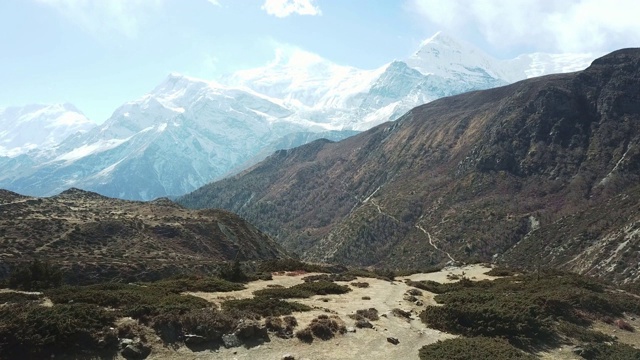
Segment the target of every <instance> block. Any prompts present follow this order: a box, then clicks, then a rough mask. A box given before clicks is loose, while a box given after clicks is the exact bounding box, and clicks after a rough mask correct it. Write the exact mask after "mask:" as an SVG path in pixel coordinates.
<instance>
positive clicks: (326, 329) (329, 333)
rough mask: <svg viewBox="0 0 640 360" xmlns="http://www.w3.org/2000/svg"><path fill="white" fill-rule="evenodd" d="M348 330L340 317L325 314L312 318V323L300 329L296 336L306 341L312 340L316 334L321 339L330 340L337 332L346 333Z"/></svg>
mask: <svg viewBox="0 0 640 360" xmlns="http://www.w3.org/2000/svg"><path fill="white" fill-rule="evenodd" d="M346 332H347V328H346V327H345V326H344V322H343V321H342V320H341V319H340V318H339V317H337V316H331V317H329V316H328V315H324V314H323V315H319V316H318V317H317V318H315V319H313V320H311V323H310V324H309V325H308V326H307V327H306V328H305V329H303V330H301V331H298V332H297V333H296V337H298V339H300V340H301V341H304V342H312V341H313V337H314V336H315V337H317V338H319V339H321V340H329V339H331V338H332V337H334V336H335V334H338V333H339V334H344V333H346ZM310 335H311V336H310Z"/></svg>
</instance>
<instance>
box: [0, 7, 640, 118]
mask: <svg viewBox="0 0 640 360" xmlns="http://www.w3.org/2000/svg"><path fill="white" fill-rule="evenodd" d="M636 3H637V1H635V0H610V1H601V0H557V1H556V0H554V1H551V0H548V1H547V0H503V1H500V0H474V1H471V0H395V1H394V0H2V1H0V34H2V35H1V36H0V106H13V105H24V104H28V103H56V102H70V103H73V104H74V105H76V106H77V107H78V108H79V109H80V110H82V111H83V112H84V113H85V114H86V115H87V116H88V117H89V118H91V119H92V120H94V121H96V122H102V121H104V120H106V119H107V118H108V117H109V116H110V115H111V113H112V112H113V110H115V109H116V108H117V107H118V106H119V105H121V104H122V103H124V102H126V101H130V100H133V99H136V98H138V97H140V96H142V95H143V94H145V93H147V92H149V91H150V90H151V89H153V88H154V87H155V86H156V85H158V84H159V83H160V82H161V81H162V80H163V79H164V78H165V77H166V76H167V74H169V73H171V72H179V73H183V74H186V75H190V76H194V77H200V78H206V79H215V78H216V77H218V76H220V75H221V74H224V73H228V72H232V71H234V70H238V69H244V68H249V67H256V66H261V65H264V64H266V63H268V62H269V61H270V60H271V59H273V57H274V53H275V49H276V48H278V47H282V46H289V47H291V46H293V47H298V48H302V49H304V50H307V51H310V52H313V53H316V54H319V55H320V56H322V57H324V58H327V59H329V60H331V61H333V62H336V63H338V64H343V65H351V66H356V67H360V68H368V69H371V68H375V67H378V66H381V65H383V64H384V63H387V62H389V61H391V60H393V59H402V58H405V57H407V56H409V55H410V54H411V53H413V52H414V51H415V50H416V49H417V46H418V45H419V43H420V42H421V41H422V40H424V39H426V38H428V37H430V36H431V35H433V34H434V33H435V32H436V31H438V30H443V31H446V32H447V33H449V34H451V35H453V36H455V37H458V38H460V39H462V40H466V41H468V42H471V43H473V44H475V45H476V46H478V47H480V48H482V49H483V50H484V51H486V52H487V53H489V54H491V55H493V56H495V57H498V58H509V57H513V56H516V55H518V54H520V53H523V52H533V51H545V52H593V53H604V52H608V51H612V50H615V49H617V48H621V47H631V46H635V47H637V46H640V44H638V42H639V41H640V23H639V22H637V20H636V18H635V17H636V14H638V13H640V6H639V5H637V4H636Z"/></svg>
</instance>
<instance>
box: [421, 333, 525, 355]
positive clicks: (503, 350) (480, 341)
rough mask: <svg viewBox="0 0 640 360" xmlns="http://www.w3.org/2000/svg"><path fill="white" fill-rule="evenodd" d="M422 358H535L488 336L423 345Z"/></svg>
mask: <svg viewBox="0 0 640 360" xmlns="http://www.w3.org/2000/svg"><path fill="white" fill-rule="evenodd" d="M418 356H419V357H420V360H454V359H455V360H477V359H491V360H513V359H522V360H535V359H537V357H535V356H533V355H530V354H526V353H524V352H522V351H520V350H518V349H517V348H515V347H513V346H511V345H509V343H508V342H506V341H504V340H499V339H491V338H486V337H474V338H457V339H449V340H444V341H438V342H436V343H433V344H430V345H426V346H423V347H422V348H421V349H420V351H419V352H418Z"/></svg>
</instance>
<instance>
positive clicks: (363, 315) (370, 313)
mask: <svg viewBox="0 0 640 360" xmlns="http://www.w3.org/2000/svg"><path fill="white" fill-rule="evenodd" d="M349 317H350V318H352V319H354V320H362V319H368V320H371V321H376V320H378V319H380V317H379V316H378V309H376V308H368V309H361V310H357V311H356V313H355V314H351V315H349Z"/></svg>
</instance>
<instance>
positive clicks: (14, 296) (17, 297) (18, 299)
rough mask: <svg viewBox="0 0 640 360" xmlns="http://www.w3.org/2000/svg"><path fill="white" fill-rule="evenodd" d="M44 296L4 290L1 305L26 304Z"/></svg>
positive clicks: (1, 294)
mask: <svg viewBox="0 0 640 360" xmlns="http://www.w3.org/2000/svg"><path fill="white" fill-rule="evenodd" d="M41 299H42V296H41V295H39V294H29V293H21V292H13V291H10V292H3V293H0V305H2V304H14V303H15V304H24V303H30V302H34V301H38V300H41Z"/></svg>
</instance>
